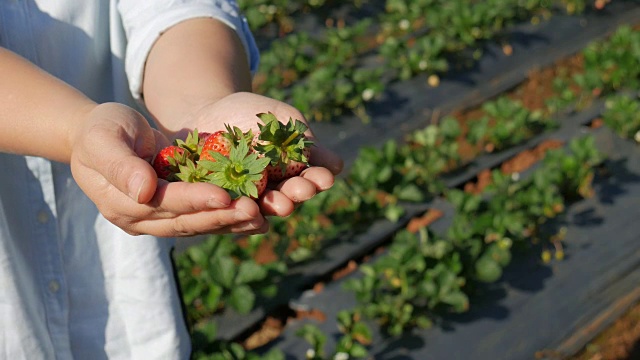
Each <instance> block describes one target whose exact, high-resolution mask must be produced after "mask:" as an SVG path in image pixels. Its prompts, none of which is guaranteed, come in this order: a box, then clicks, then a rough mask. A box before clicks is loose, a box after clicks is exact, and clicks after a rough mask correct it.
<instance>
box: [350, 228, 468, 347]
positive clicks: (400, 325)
mask: <svg viewBox="0 0 640 360" xmlns="http://www.w3.org/2000/svg"><path fill="white" fill-rule="evenodd" d="M452 250H453V248H452V246H451V243H449V242H446V241H444V240H442V239H440V238H438V237H436V236H435V235H434V234H432V233H430V232H428V231H427V230H426V229H423V230H422V231H421V232H420V233H419V235H418V238H417V239H416V236H414V235H413V234H411V233H409V232H407V231H403V232H400V233H399V234H398V235H396V236H395V237H394V240H393V244H392V245H391V247H390V248H389V251H388V254H387V255H386V256H384V257H383V258H381V259H379V260H378V261H376V262H375V263H374V264H372V265H368V264H365V265H361V266H360V272H361V274H362V277H361V278H354V279H349V280H348V281H347V282H345V285H344V286H345V288H346V289H348V290H351V291H353V292H354V293H355V296H356V298H357V299H358V302H359V304H360V305H359V306H358V311H361V312H362V314H363V315H365V316H367V317H369V318H373V319H378V320H379V321H380V322H381V325H382V326H383V327H384V328H385V329H386V331H388V333H389V334H391V335H399V334H400V333H402V331H403V330H404V329H406V328H408V327H415V326H419V327H428V326H431V323H432V320H431V316H430V315H429V314H430V312H431V311H432V310H435V309H437V308H440V307H445V308H448V309H452V310H455V311H464V310H465V309H466V308H467V307H468V299H467V296H466V295H465V294H464V293H463V292H462V291H461V289H462V287H463V285H464V279H463V278H461V277H459V273H460V271H461V270H462V264H461V263H460V258H459V256H458V254H456V253H455V252H453V251H452Z"/></svg>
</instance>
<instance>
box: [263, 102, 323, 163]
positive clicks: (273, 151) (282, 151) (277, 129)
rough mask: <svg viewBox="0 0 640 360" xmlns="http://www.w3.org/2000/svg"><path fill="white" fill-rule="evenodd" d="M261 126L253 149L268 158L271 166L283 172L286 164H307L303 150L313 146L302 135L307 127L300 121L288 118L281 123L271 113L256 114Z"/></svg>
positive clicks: (307, 160) (311, 142)
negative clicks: (277, 167)
mask: <svg viewBox="0 0 640 360" xmlns="http://www.w3.org/2000/svg"><path fill="white" fill-rule="evenodd" d="M258 118H260V120H262V122H263V124H258V127H259V128H260V135H259V136H258V143H257V144H256V146H255V148H256V150H257V151H258V152H260V153H261V154H264V155H265V157H267V158H269V160H270V163H271V165H272V166H279V167H280V168H282V171H283V172H284V170H285V168H286V166H287V164H288V163H289V162H291V161H297V162H302V163H305V164H307V163H308V162H309V159H307V157H306V156H305V154H304V150H305V149H306V148H308V147H310V146H311V145H312V144H313V141H311V140H309V139H307V137H306V136H305V135H304V133H305V132H306V131H307V129H308V127H307V125H305V124H304V123H303V122H302V121H300V120H293V119H292V118H289V121H288V122H287V123H286V124H283V123H281V122H280V121H279V120H278V119H277V118H276V116H275V115H274V114H272V113H261V114H258Z"/></svg>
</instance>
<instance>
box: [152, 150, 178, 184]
mask: <svg viewBox="0 0 640 360" xmlns="http://www.w3.org/2000/svg"><path fill="white" fill-rule="evenodd" d="M183 161H184V149H183V148H181V147H179V146H177V145H170V146H167V147H165V148H164V149H162V150H160V152H158V154H156V156H155V158H154V159H153V169H154V170H155V171H156V174H157V175H158V177H159V178H161V179H165V180H168V181H177V180H178V179H177V178H176V174H177V173H178V172H180V168H179V166H180V164H181V163H182V162H183Z"/></svg>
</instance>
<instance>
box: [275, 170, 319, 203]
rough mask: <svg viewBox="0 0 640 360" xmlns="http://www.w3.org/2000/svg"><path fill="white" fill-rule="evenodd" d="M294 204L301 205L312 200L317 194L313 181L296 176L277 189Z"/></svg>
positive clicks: (279, 185)
mask: <svg viewBox="0 0 640 360" xmlns="http://www.w3.org/2000/svg"><path fill="white" fill-rule="evenodd" d="M276 189H277V190H280V192H281V193H283V194H284V195H286V196H287V197H288V198H289V199H291V201H293V202H294V203H300V202H303V201H307V200H309V199H311V198H312V197H313V196H314V195H315V194H316V185H315V184H314V183H312V182H311V181H309V180H307V179H305V178H303V177H300V176H295V177H292V178H289V179H286V180H284V181H283V182H281V183H280V184H278V186H277V187H276Z"/></svg>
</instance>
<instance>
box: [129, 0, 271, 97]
mask: <svg viewBox="0 0 640 360" xmlns="http://www.w3.org/2000/svg"><path fill="white" fill-rule="evenodd" d="M118 12H119V13H120V17H121V18H122V23H123V25H124V30H125V32H126V35H127V47H126V56H125V70H126V73H127V77H128V78H129V88H130V90H131V93H132V95H133V97H134V98H135V99H136V100H138V101H139V100H140V94H141V92H142V78H143V72H144V65H145V62H146V60H147V55H149V51H150V50H151V47H152V46H153V44H154V42H155V41H156V40H157V39H158V37H159V36H160V34H162V32H164V31H165V30H167V29H168V28H170V27H172V26H173V25H175V24H177V23H179V22H181V21H184V20H187V19H191V18H197V17H211V18H215V19H218V20H220V21H222V22H223V23H225V24H227V25H228V26H229V27H231V28H232V29H234V30H235V31H236V32H237V34H238V36H239V37H240V40H241V41H242V44H243V45H244V48H245V50H246V53H247V59H248V61H249V65H250V67H251V73H252V74H254V73H255V71H256V70H257V68H258V62H259V57H260V56H259V52H258V47H257V46H256V43H255V39H254V37H253V34H252V33H251V30H250V29H249V25H248V23H247V20H246V18H245V17H244V16H243V15H242V14H241V13H240V11H239V9H238V4H237V3H236V1H235V0H157V1H146V0H145V1H142V0H120V1H118Z"/></svg>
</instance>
